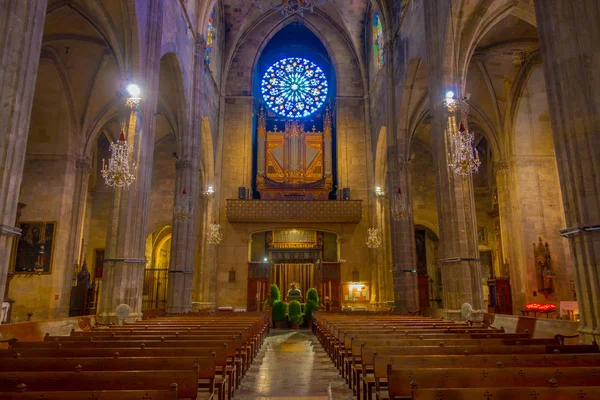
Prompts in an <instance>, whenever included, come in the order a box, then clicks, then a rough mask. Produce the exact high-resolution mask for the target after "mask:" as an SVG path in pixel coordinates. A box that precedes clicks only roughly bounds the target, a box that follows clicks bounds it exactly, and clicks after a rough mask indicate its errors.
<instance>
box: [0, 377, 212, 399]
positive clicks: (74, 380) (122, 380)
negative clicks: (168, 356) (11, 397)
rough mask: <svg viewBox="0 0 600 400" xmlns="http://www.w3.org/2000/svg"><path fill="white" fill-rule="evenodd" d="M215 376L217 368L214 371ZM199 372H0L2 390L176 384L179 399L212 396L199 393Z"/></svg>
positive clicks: (144, 387) (153, 387)
mask: <svg viewBox="0 0 600 400" xmlns="http://www.w3.org/2000/svg"><path fill="white" fill-rule="evenodd" d="M213 377H214V371H213ZM198 379H199V372H198V371H194V370H189V371H118V372H112V371H93V372H83V371H82V372H64V371H52V372H48V371H44V372H40V371H35V372H2V373H0V392H17V391H30V390H31V391H38V392H39V391H48V390H53V389H57V388H59V389H60V390H61V391H73V390H74V391H86V390H90V388H91V389H98V390H99V389H102V390H157V389H158V390H164V389H165V388H170V387H171V384H172V383H176V384H177V398H179V399H196V398H197V397H198V398H201V399H202V400H204V399H212V391H211V392H209V393H206V394H203V393H198ZM0 397H1V396H0Z"/></svg>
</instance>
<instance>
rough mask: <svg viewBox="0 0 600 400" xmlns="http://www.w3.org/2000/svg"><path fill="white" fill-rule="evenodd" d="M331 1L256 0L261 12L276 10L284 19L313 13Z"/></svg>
mask: <svg viewBox="0 0 600 400" xmlns="http://www.w3.org/2000/svg"><path fill="white" fill-rule="evenodd" d="M329 1H331V0H254V3H255V4H257V5H258V8H259V9H260V10H261V11H265V10H270V9H273V10H276V11H279V12H280V13H281V15H283V16H284V17H287V16H290V15H293V14H301V15H302V14H303V13H304V11H310V12H313V11H314V9H315V7H321V6H323V4H325V3H326V2H329Z"/></svg>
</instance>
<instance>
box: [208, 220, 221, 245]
mask: <svg viewBox="0 0 600 400" xmlns="http://www.w3.org/2000/svg"><path fill="white" fill-rule="evenodd" d="M206 240H207V241H208V244H219V243H221V241H222V240H223V234H222V233H221V225H219V224H217V223H216V222H215V223H214V224H211V225H210V226H209V227H208V235H207V238H206Z"/></svg>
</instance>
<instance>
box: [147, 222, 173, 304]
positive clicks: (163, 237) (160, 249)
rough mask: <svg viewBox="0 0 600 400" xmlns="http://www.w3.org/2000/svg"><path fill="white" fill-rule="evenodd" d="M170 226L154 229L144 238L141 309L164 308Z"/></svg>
mask: <svg viewBox="0 0 600 400" xmlns="http://www.w3.org/2000/svg"><path fill="white" fill-rule="evenodd" d="M171 235H172V230H171V226H169V225H166V226H163V227H161V228H158V229H156V230H155V231H154V232H152V233H151V234H150V235H148V238H147V239H146V259H147V260H148V263H146V268H145V270H144V288H143V293H142V310H148V309H153V308H164V307H165V305H166V303H167V286H168V279H169V263H170V260H171Z"/></svg>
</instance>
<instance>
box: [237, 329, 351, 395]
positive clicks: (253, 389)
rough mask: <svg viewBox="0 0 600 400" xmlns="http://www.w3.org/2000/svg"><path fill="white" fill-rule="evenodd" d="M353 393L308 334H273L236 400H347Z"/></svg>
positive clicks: (317, 343)
mask: <svg viewBox="0 0 600 400" xmlns="http://www.w3.org/2000/svg"><path fill="white" fill-rule="evenodd" d="M352 398H353V397H352V392H351V391H350V390H349V389H348V387H347V386H346V384H345V382H344V380H343V379H342V378H341V377H340V376H339V375H338V372H337V370H336V369H335V366H334V365H333V363H332V362H331V360H330V359H329V357H328V356H327V354H326V353H325V351H324V350H323V347H322V346H321V344H320V343H319V341H318V340H317V338H316V337H315V336H314V335H313V334H312V332H310V331H308V330H300V331H289V330H271V333H270V334H269V337H268V338H267V340H266V341H265V343H264V344H263V346H262V348H261V350H260V353H259V355H258V357H256V359H255V360H254V363H252V366H251V367H250V369H249V370H248V373H247V375H246V376H245V377H244V379H243V380H242V383H241V386H240V388H239V390H237V391H236V395H235V397H234V399H235V400H261V399H271V400H273V399H285V400H292V399H303V400H346V399H352Z"/></svg>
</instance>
